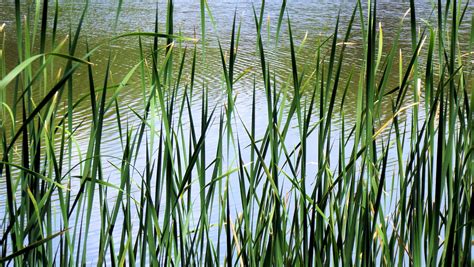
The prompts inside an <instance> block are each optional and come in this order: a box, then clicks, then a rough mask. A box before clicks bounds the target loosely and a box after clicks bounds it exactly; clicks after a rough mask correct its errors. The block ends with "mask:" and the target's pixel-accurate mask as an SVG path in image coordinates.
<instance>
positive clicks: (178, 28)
mask: <svg viewBox="0 0 474 267" xmlns="http://www.w3.org/2000/svg"><path fill="white" fill-rule="evenodd" d="M59 2H60V3H59V11H60V19H59V25H58V37H57V38H58V40H60V39H63V38H64V37H65V36H66V35H67V34H68V33H69V29H70V28H72V29H73V30H74V29H75V26H76V24H77V22H78V19H79V16H80V14H81V12H82V10H83V8H84V5H83V4H81V3H77V1H59ZM260 4H261V3H260V1H209V8H210V11H211V12H212V15H213V17H214V22H215V24H214V25H213V22H212V21H211V20H210V19H209V17H208V18H207V20H206V43H205V45H204V48H203V46H202V43H201V42H200V41H198V42H197V43H196V44H195V43H193V42H192V41H184V42H182V43H177V44H176V46H177V49H176V53H175V55H176V56H175V58H174V60H175V64H178V63H179V60H180V59H181V58H180V56H181V55H182V51H183V50H184V49H185V48H186V49H187V55H188V57H187V59H186V60H185V61H186V64H185V69H184V71H183V73H184V74H183V79H184V82H182V84H183V85H184V84H187V83H189V76H190V70H191V55H192V50H193V49H197V51H198V57H197V58H198V62H197V65H198V68H197V70H196V81H195V83H196V86H195V88H194V91H195V92H194V93H193V94H194V96H193V98H192V103H193V107H194V108H193V112H194V114H195V115H194V117H195V120H197V121H200V108H199V107H200V105H201V104H200V103H201V97H202V90H203V87H204V88H207V90H208V94H209V95H210V98H209V106H210V107H214V106H218V107H220V106H222V105H224V104H225V103H226V101H227V98H226V97H227V96H226V94H225V84H224V78H223V71H222V62H221V56H220V53H219V46H218V40H220V41H221V44H222V47H223V49H224V50H225V51H228V49H229V45H230V36H231V30H232V17H233V16H234V13H235V14H236V18H237V22H238V23H239V25H240V27H241V29H240V31H241V34H240V41H239V48H238V52H237V59H236V67H235V73H236V76H238V75H240V74H245V75H243V76H242V78H241V79H240V80H239V81H238V82H237V83H236V84H235V85H234V95H236V96H237V98H236V106H235V110H236V112H237V113H238V115H239V116H240V118H241V119H242V121H243V123H245V124H246V125H250V121H251V114H252V113H251V112H252V93H253V87H254V84H255V88H256V89H255V92H256V93H255V102H256V109H257V110H256V114H257V117H256V132H257V133H259V134H258V135H259V136H262V135H263V134H264V131H265V129H266V126H267V112H266V103H267V100H266V94H265V91H264V88H263V83H262V79H261V76H260V70H261V66H260V61H259V55H258V52H257V42H256V41H257V40H256V27H255V22H254V19H253V9H252V7H255V9H256V10H259V9H260ZM409 5H410V4H409V1H379V4H378V8H379V13H378V16H379V22H380V25H381V27H382V29H383V36H384V45H383V50H384V53H388V51H389V50H390V48H391V46H392V44H393V38H394V37H395V36H396V33H397V30H398V28H399V25H400V20H401V18H402V17H403V15H404V14H405V13H406V12H407V11H408V9H409ZM354 6H355V1H288V3H287V11H288V15H289V17H290V19H291V26H292V30H293V34H294V39H295V45H297V46H300V45H301V44H303V46H301V47H299V48H298V49H300V51H299V54H298V62H299V68H300V69H301V70H302V71H304V72H306V73H307V75H310V73H311V72H312V71H313V70H314V68H315V64H316V60H315V58H316V54H315V52H316V47H317V45H318V42H320V41H321V40H324V39H325V38H327V37H329V36H331V34H333V32H334V27H335V24H336V18H337V16H338V14H339V15H340V21H341V23H340V31H339V39H341V40H342V38H343V35H344V33H345V30H346V28H347V23H348V21H349V19H350V16H351V14H352V10H353V8H354ZM28 7H29V8H31V9H33V4H31V5H28V4H25V3H23V6H22V8H23V10H24V12H27V9H28ZM280 8H281V3H280V1H267V2H266V6H265V14H264V18H265V21H266V22H265V24H266V25H269V26H268V31H267V29H264V32H263V33H262V37H263V39H264V46H265V51H266V57H267V61H268V62H269V65H270V68H271V72H272V75H274V76H275V81H276V83H277V84H285V83H287V82H288V81H290V84H291V81H292V80H291V57H290V55H291V54H290V45H289V36H288V26H287V24H286V19H284V22H283V24H282V28H281V35H280V41H279V42H278V43H276V42H275V35H276V24H277V20H278V16H279V12H280ZM416 8H417V10H416V11H417V16H418V17H417V19H418V25H419V26H424V25H426V23H428V21H430V19H431V17H432V16H434V13H433V10H434V9H433V8H434V5H433V4H432V2H431V1H421V0H420V1H416ZM156 9H158V16H159V21H160V26H159V27H160V31H162V32H164V31H165V20H166V13H165V12H166V1H159V3H158V4H156V3H154V2H152V1H124V3H123V6H122V11H121V14H120V17H119V21H118V27H117V30H116V32H114V30H113V28H114V27H113V24H114V20H115V15H116V10H117V3H116V1H109V0H103V1H91V2H90V4H89V9H88V14H87V16H86V20H85V23H84V26H83V29H82V37H81V39H80V43H79V48H78V52H77V53H76V54H77V55H82V54H83V53H84V52H85V50H86V46H85V43H86V40H87V41H88V42H89V47H95V46H97V45H100V44H103V43H105V42H107V41H108V40H110V38H112V37H113V36H116V35H119V34H123V33H128V32H136V31H141V32H153V30H154V21H155V12H156ZM14 10H15V9H14V3H13V2H12V1H6V0H0V25H1V24H3V23H5V25H6V26H5V31H6V32H7V38H6V39H5V40H4V41H5V44H6V45H5V48H6V49H5V56H6V63H7V70H9V69H12V68H13V67H14V66H15V65H16V64H17V62H18V58H17V55H16V39H15V34H14V32H15V31H14V28H15V12H14ZM51 12H52V11H51ZM469 12H472V11H469ZM468 17H469V16H468ZM52 23H53V17H52V16H51V18H50V21H49V25H50V26H51V25H52ZM174 27H175V28H174V29H175V33H181V34H182V35H184V36H187V37H195V38H197V39H198V40H201V38H202V36H201V24H200V1H197V0H189V1H184V0H180V1H175V3H174ZM403 27H404V30H403V31H402V33H401V39H400V42H399V48H400V49H401V51H402V53H403V54H405V55H407V56H406V59H405V62H404V64H405V65H406V64H407V62H408V61H409V57H410V53H411V45H412V43H411V36H410V23H409V18H408V17H407V20H406V22H405V23H404V24H403ZM469 30H470V29H469V28H468V27H465V26H462V27H461V29H460V39H461V40H460V42H461V45H463V44H466V43H467V42H468V41H469V40H468V38H469ZM361 38H362V35H361V32H360V23H359V21H358V18H356V23H355V25H354V29H353V31H352V34H351V37H350V38H349V43H350V44H349V45H348V46H347V48H346V53H345V58H344V65H343V71H342V74H341V81H342V82H340V84H341V85H345V84H346V83H347V82H349V89H348V91H347V94H346V96H345V103H346V104H345V105H344V108H343V112H340V110H339V108H337V110H335V112H334V116H333V125H332V126H331V140H332V142H333V143H334V144H335V148H334V150H333V151H335V152H334V154H331V155H329V157H331V158H334V160H333V162H334V166H333V168H335V166H337V159H338V157H339V154H338V152H337V151H338V149H336V147H338V146H339V145H338V142H339V138H340V135H341V131H348V129H349V127H351V126H352V125H353V124H354V123H355V121H354V120H355V116H354V113H355V109H356V107H355V106H356V97H357V85H358V82H359V81H358V76H359V71H360V69H361V68H363V66H361V64H362V62H363V61H362V60H363V59H362V57H363V48H362V40H361ZM303 40H304V41H303ZM144 44H145V47H147V49H149V48H150V47H151V39H150V40H146V39H145V40H144ZM203 49H204V50H205V55H203V53H202V51H203ZM425 50H426V49H425ZM425 50H423V51H422V53H426V51H425ZM110 51H111V53H110ZM324 51H327V50H324ZM109 55H111V58H112V65H111V71H110V83H111V84H117V83H119V82H120V81H121V80H122V79H123V77H124V76H125V75H126V74H127V73H128V72H129V71H130V70H131V69H132V68H133V67H134V66H135V65H136V64H137V63H138V62H139V60H140V59H139V50H138V39H137V38H134V37H132V38H124V39H121V40H118V41H115V42H113V43H112V44H111V46H103V47H102V48H100V49H99V50H98V51H97V52H95V53H94V54H93V56H92V57H91V62H93V63H94V64H95V66H94V67H93V71H94V74H95V77H97V79H96V81H95V82H96V83H97V84H98V85H99V84H102V83H103V81H102V79H103V78H102V77H104V75H105V69H106V68H105V67H106V62H107V60H108V57H109ZM323 56H324V57H328V55H323ZM394 64H396V66H398V61H395V62H394ZM422 64H425V62H423V60H420V65H422ZM395 69H396V68H395ZM175 71H176V69H175ZM351 73H352V74H353V75H352V78H351V80H350V81H348V79H349V77H350V76H351ZM394 73H397V72H396V71H394ZM398 80H399V77H398V76H397V75H393V77H391V78H390V86H389V87H390V88H392V87H393V88H394V87H396V86H397V85H398ZM74 83H75V86H74V88H75V91H74V97H75V98H76V99H79V98H81V97H82V96H84V95H87V94H88V93H89V91H88V90H89V87H88V84H89V80H88V79H87V69H86V68H83V69H79V71H78V73H77V74H75V76H74ZM277 88H280V89H281V86H277ZM36 93H38V94H41V92H36ZM178 94H182V92H178ZM342 96H343V90H342V89H340V90H339V93H338V95H337V98H336V103H340V101H341V99H342ZM179 97H182V95H180V96H179ZM179 97H178V98H179ZM12 99H13V93H12V92H9V93H7V102H8V103H10V102H11V101H13V100H12ZM409 99H412V97H409ZM144 101H145V99H144V96H143V92H142V88H141V87H140V80H139V77H138V75H137V77H134V78H132V80H131V81H130V84H129V85H127V86H126V87H125V88H124V89H123V90H122V92H121V93H120V96H119V103H120V109H121V112H122V114H121V116H122V118H121V119H122V122H123V123H124V125H125V124H128V125H130V126H132V127H136V126H137V125H138V124H139V123H140V119H139V118H138V117H137V116H135V115H134V112H133V111H137V112H138V113H140V112H142V111H143V108H144V106H145V105H144ZM407 104H409V103H407ZM318 105H319V104H318ZM382 107H383V109H384V110H382V112H381V116H380V118H378V119H379V122H380V123H383V122H385V121H386V120H387V119H388V118H389V117H390V116H391V115H392V111H391V105H390V102H389V101H387V103H384V104H383V106H382ZM422 107H423V105H420V109H421V110H420V117H421V118H420V119H422V118H423V117H424V114H425V112H424V110H423V109H422ZM65 109H66V107H65ZM176 112H178V111H176ZM285 112H286V111H285ZM341 116H344V117H341ZM217 117H218V116H217ZM400 118H401V120H402V121H404V120H407V123H408V124H409V123H410V112H407V113H406V114H402V115H401V116H400ZM311 120H312V122H313V123H316V122H317V121H318V120H319V118H318V117H315V118H313V119H311ZM342 121H344V123H345V128H344V129H342V128H341V127H342V125H341V122H342ZM74 122H75V125H76V126H78V128H77V130H76V132H75V136H74V137H75V141H76V142H77V148H76V149H74V150H73V151H72V155H73V158H72V159H71V166H74V164H75V163H78V162H79V161H80V157H79V154H80V153H79V152H78V151H79V150H80V151H82V153H84V151H86V150H87V145H88V142H89V134H90V131H89V130H90V127H91V106H90V102H89V101H84V102H82V103H81V104H80V105H79V106H78V107H77V108H76V110H75V113H74ZM189 123H190V122H189V117H188V116H185V117H184V118H183V121H182V125H183V128H186V127H188V126H189ZM217 124H218V119H216V120H215V121H214V123H213V127H212V129H211V130H210V132H209V134H208V137H207V139H206V154H207V155H208V156H209V157H210V158H212V157H213V155H214V151H215V150H216V147H217V142H218V140H217V138H213V136H217V134H216V133H217V132H218V125H217ZM348 125H349V126H348ZM294 126H296V121H294V122H293V125H292V129H291V130H290V132H289V135H288V137H287V142H288V144H287V146H288V147H294V146H295V144H297V143H298V142H299V136H298V131H297V129H295V127H294ZM235 127H236V133H235V135H239V137H240V138H241V139H242V146H247V145H248V144H249V143H248V139H247V138H246V137H245V136H246V133H245V129H244V128H243V127H242V125H241V123H240V122H237V121H235ZM119 136H120V135H119V133H118V131H117V115H116V112H115V111H114V110H111V111H109V112H107V113H106V114H105V117H104V133H103V138H102V144H101V147H102V154H103V155H104V156H107V157H110V160H108V159H106V160H104V166H103V171H104V174H103V175H104V177H106V178H107V179H109V182H111V183H115V184H117V183H119V179H120V175H119V172H118V171H117V170H116V168H115V167H114V164H117V163H120V161H119V160H118V161H117V159H113V157H119V158H120V157H121V156H122V151H121V149H117V148H118V147H120V146H121V140H120V139H119V138H120V137H119ZM316 143H317V137H316V135H315V137H314V138H310V139H309V140H308V145H309V146H310V147H314V149H310V151H309V155H308V162H317V161H318V154H317V149H316V148H317V144H316ZM408 143H409V142H406V144H405V145H407V146H409V144H408ZM346 146H347V147H352V145H351V142H349V143H348V144H346ZM348 151H349V150H348ZM392 153H394V155H393V157H390V161H396V160H397V157H396V154H395V152H392ZM231 154H232V152H231ZM347 156H349V152H347ZM244 159H245V160H248V156H245V155H244ZM234 163H235V159H233V158H232V159H227V160H226V164H228V166H232V164H234ZM390 163H392V162H390ZM390 163H389V164H390ZM135 167H136V169H137V170H138V171H139V172H141V171H143V169H144V167H145V164H144V156H143V158H137V162H136V164H135ZM317 170H318V168H317V166H316V164H313V165H309V166H308V170H307V172H308V173H309V174H308V176H311V177H313V178H311V179H308V180H307V184H308V185H312V184H313V183H314V176H315V172H316V171H317ZM78 173H79V169H78V170H77V171H76V172H73V174H75V175H77V174H78ZM137 180H139V175H137ZM229 183H230V184H231V189H230V190H231V210H234V211H236V213H239V212H240V209H241V207H240V206H239V205H240V200H239V199H240V196H239V194H240V192H239V189H238V188H239V187H238V180H237V179H236V178H231V179H230V180H229ZM281 183H282V188H284V189H282V191H283V194H285V193H288V191H289V190H290V189H291V183H289V182H288V181H282V182H281ZM387 183H388V184H392V183H391V181H388V182H387ZM233 185H235V187H233ZM394 186H395V187H396V186H397V183H396V182H395V185H394ZM134 187H135V185H134ZM138 187H139V185H136V187H135V190H137V192H139V190H138V189H137V188H138ZM392 189H393V188H392ZM76 190H77V189H76ZM387 190H390V188H389V189H387ZM73 191H74V190H73ZM395 191H397V190H395ZM194 193H196V197H195V199H196V203H197V202H198V200H199V193H198V191H197V188H196V189H194V191H193V194H194ZM137 194H139V193H137ZM5 196H6V193H5V184H4V182H3V181H0V205H1V206H2V210H3V209H4V208H5ZM110 197H111V199H113V197H114V195H113V193H111V194H110ZM395 197H396V196H395ZM216 201H217V200H216ZM384 205H385V207H386V209H388V210H390V209H393V207H390V205H393V203H391V202H390V199H388V200H387V202H386V203H385V204H384ZM163 207H164V205H163ZM96 208H97V210H96V211H97V212H98V210H99V209H98V208H99V203H96ZM193 209H195V213H196V214H197V215H199V212H200V206H199V204H195V207H193ZM96 211H94V212H96ZM218 217H219V214H218V213H217V212H214V213H213V214H212V215H211V221H213V220H214V221H216V220H218ZM135 220H137V218H135ZM91 225H92V228H91V229H90V232H89V234H90V235H91V236H92V238H90V239H89V242H90V243H91V245H90V246H89V249H90V250H91V253H90V254H88V255H89V256H90V257H91V259H93V258H95V257H94V256H95V254H94V253H95V252H94V251H96V249H95V248H96V247H95V246H98V244H96V243H98V242H97V238H98V237H99V231H100V229H99V227H100V216H93V218H92V223H91ZM94 226H97V228H94ZM58 228H59V225H58ZM117 232H118V233H119V234H120V231H117ZM215 234H216V236H217V231H216V232H215ZM93 236H96V238H94V237H93ZM118 238H119V237H118ZM211 238H212V236H211Z"/></svg>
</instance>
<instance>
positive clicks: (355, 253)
mask: <svg viewBox="0 0 474 267" xmlns="http://www.w3.org/2000/svg"><path fill="white" fill-rule="evenodd" d="M59 5H60V4H59V3H58V1H54V2H51V1H39V0H38V1H34V5H33V8H32V12H28V13H23V12H22V8H21V6H22V4H21V3H20V1H19V0H16V1H15V18H16V21H15V23H14V29H10V28H8V27H5V26H3V25H0V38H2V39H0V40H2V42H3V43H2V42H0V45H2V46H1V47H0V48H1V50H0V78H1V81H0V97H1V98H0V115H1V117H0V132H1V141H0V142H1V145H0V147H1V148H0V151H1V161H0V179H1V182H0V184H1V187H2V188H5V189H4V190H3V189H2V192H4V194H5V195H4V196H2V197H1V199H0V203H1V204H0V210H1V211H2V214H3V215H2V216H1V224H0V228H1V230H2V236H1V240H0V248H1V253H0V262H1V264H2V265H3V264H5V265H10V264H11V265H20V266H21V265H25V264H27V265H35V264H37V263H42V265H47V266H49V265H62V266H69V265H71V266H72V265H89V264H97V265H105V264H107V265H108V264H111V265H114V266H115V265H120V266H122V265H153V266H164V265H166V266H175V265H181V266H189V265H206V266H207V265H222V264H225V265H228V266H234V265H242V266H269V265H274V266H282V265H285V266H290V265H294V266H325V265H344V266H346V265H347V266H350V265H356V266H359V265H362V266H368V265H371V266H372V265H384V266H394V265H398V266H402V265H414V266H423V265H428V266H434V265H445V266H461V265H462V266H471V265H472V264H473V259H472V256H473V253H472V251H473V248H472V246H473V243H472V237H473V233H472V229H473V219H474V206H473V205H472V199H473V192H472V190H473V177H474V153H473V152H474V131H473V129H474V120H473V115H474V112H473V109H472V108H473V105H474V94H473V93H472V85H473V77H472V62H473V53H472V51H473V50H472V48H473V43H474V27H473V26H474V19H473V17H472V6H471V5H470V3H469V1H467V2H464V1H456V0H454V1H447V2H446V3H445V2H442V1H438V3H437V4H436V5H435V8H434V10H433V16H432V20H431V21H430V22H429V23H426V24H423V25H420V22H419V21H418V20H417V12H416V4H415V1H413V0H411V1H410V7H411V8H410V10H409V11H408V12H407V14H406V16H405V17H403V18H400V26H399V30H398V32H397V33H396V34H395V37H394V39H393V40H392V41H391V43H390V44H388V47H389V49H388V50H387V49H383V48H384V47H385V46H387V44H384V38H383V29H382V27H381V26H380V25H379V23H378V22H379V20H378V12H379V9H378V6H377V1H375V0H369V1H368V2H367V3H361V2H360V1H357V3H356V4H355V5H354V9H353V11H352V13H351V17H350V19H349V21H348V23H347V24H345V25H342V24H341V23H340V20H339V18H337V19H335V20H334V22H335V27H334V31H333V34H332V35H330V36H327V37H325V38H321V39H320V40H318V44H317V47H316V50H315V57H314V58H315V60H314V62H312V63H311V64H308V63H305V65H304V66H305V67H302V66H301V63H300V62H299V58H298V53H299V51H300V50H299V49H300V47H297V46H296V45H295V43H296V42H295V38H294V37H293V32H292V25H291V18H290V16H289V14H288V12H287V10H286V1H285V0H284V1H282V5H281V11H280V13H279V17H278V22H277V25H276V37H275V38H274V39H275V40H274V41H275V42H276V43H277V44H278V43H281V42H283V43H285V44H287V45H288V46H289V47H290V49H289V53H288V59H289V61H290V62H291V70H290V75H289V76H288V79H286V80H284V81H280V80H277V79H275V75H274V70H273V69H272V62H271V59H269V57H268V46H271V45H273V44H272V42H269V40H268V39H270V38H267V39H265V38H266V35H268V36H270V34H269V33H268V34H267V32H266V31H268V29H267V25H266V21H265V18H264V12H265V1H263V2H262V4H261V6H260V9H257V8H255V9H254V10H253V13H252V16H251V19H252V20H254V24H255V36H254V40H255V44H256V55H257V60H258V64H257V66H258V68H255V69H253V68H249V69H246V70H245V71H243V72H237V71H236V64H237V61H238V59H239V53H240V52H241V51H240V50H239V41H240V39H241V38H240V37H241V32H240V26H239V22H238V19H237V18H236V16H235V15H234V18H233V23H232V29H231V35H230V36H229V37H228V38H227V37H226V39H225V42H222V43H221V41H222V37H219V38H218V48H217V49H218V53H219V57H220V63H221V69H222V72H221V73H220V74H219V75H220V77H221V89H222V90H221V91H222V92H223V100H222V102H223V103H222V104H221V105H214V104H212V103H213V101H212V99H213V98H215V96H214V95H211V94H210V93H209V88H208V86H209V85H207V84H205V83H204V84H202V83H200V82H198V81H201V80H202V79H200V78H201V77H199V76H198V74H197V73H198V71H199V75H214V76H215V75H216V74H215V73H212V74H211V73H206V67H205V65H206V49H207V48H206V44H207V41H208V38H210V37H209V36H210V35H211V34H212V33H210V32H206V23H211V26H212V27H213V28H217V27H219V25H218V22H216V21H215V20H214V18H213V16H212V13H211V9H210V8H209V6H208V4H207V1H206V0H201V12H200V15H201V21H200V24H201V33H200V39H199V40H198V39H195V38H191V37H189V36H184V35H183V34H182V33H181V32H180V31H177V30H176V29H175V26H174V17H173V16H174V3H173V1H172V0H168V3H167V9H166V23H165V25H164V26H163V25H162V26H160V27H159V25H158V24H159V23H158V17H159V14H161V13H159V12H158V10H157V12H156V19H155V22H154V23H155V27H154V28H155V31H152V32H129V33H123V34H116V35H115V36H114V37H112V38H109V39H108V40H107V41H106V42H103V43H101V44H99V45H97V46H90V45H89V43H88V42H87V39H86V38H85V37H83V36H84V34H83V32H82V29H83V23H84V20H85V17H86V16H87V14H88V9H89V8H90V7H89V5H88V2H86V4H85V5H84V6H83V11H82V14H81V16H79V17H78V18H77V20H78V23H77V26H76V28H75V29H71V30H70V35H69V36H66V37H64V36H61V34H59V33H58V21H59V20H61V16H60V15H59V14H60V13H59ZM123 5H124V4H123V3H122V1H119V3H118V6H117V11H116V16H115V24H114V27H115V29H116V28H117V27H118V20H119V18H120V14H121V11H122V8H123ZM308 12H309V11H308ZM468 16H471V17H470V18H469V17H468ZM209 21H210V22H209ZM51 23H52V25H51ZM417 23H418V24H417ZM356 24H357V25H358V27H359V28H360V29H359V30H358V31H357V33H356V32H355V31H354V29H353V28H354V25H356ZM406 25H410V34H411V35H410V36H411V53H409V54H406V53H405V54H402V53H401V52H400V49H399V41H400V36H401V33H402V32H403V31H404V30H406V28H404V26H406ZM461 25H467V27H470V29H471V31H470V38H468V40H469V43H468V45H467V47H466V45H463V46H461V45H460V42H459V39H460V38H461V36H459V28H460V27H461ZM51 26H52V27H51ZM163 28H164V31H163V32H161V31H159V29H163ZM281 31H285V34H280V32H281ZM9 34H16V36H14V35H13V36H10V35H9ZM355 34H359V35H360V36H359V37H360V40H361V43H360V47H361V49H362V53H361V57H362V61H361V62H362V63H361V66H360V68H359V69H357V70H355V71H352V72H351V73H350V75H348V76H349V78H348V79H347V80H343V79H342V78H341V76H342V75H343V72H344V71H345V70H344V67H343V65H344V63H345V62H346V61H347V60H348V59H347V57H346V56H347V53H348V52H347V50H346V49H347V48H348V45H350V44H351V42H352V38H353V36H354V35H355ZM6 38H16V44H17V47H14V48H13V47H6V46H5V39H6ZM462 38H465V37H462ZM121 40H126V41H127V42H129V43H136V51H138V52H137V55H138V56H137V58H136V59H135V63H134V65H133V67H131V68H130V69H129V70H127V71H126V75H124V76H123V77H121V78H120V79H119V81H117V79H116V78H117V77H114V78H115V79H111V77H110V75H111V74H110V73H111V69H113V67H114V66H113V65H114V61H113V58H114V56H115V53H116V51H115V50H114V46H113V44H114V42H119V41H121ZM270 41H273V40H270ZM304 42H305V40H303V41H302V42H301V43H300V46H303V45H304ZM224 43H225V45H224ZM79 46H81V47H84V49H78V47H79ZM98 49H108V50H107V51H109V56H108V60H106V61H105V62H102V63H100V64H101V65H100V66H97V64H98V63H95V53H96V52H97V51H98ZM82 50H84V51H82ZM11 53H15V55H14V56H15V57H16V58H17V61H18V62H17V64H16V65H15V66H14V67H13V68H9V69H7V66H6V65H7V64H6V59H5V58H6V57H8V56H10V55H9V54H11ZM95 67H101V68H104V69H105V72H103V73H104V74H103V75H97V74H96V73H95V72H94V68H95ZM78 72H81V73H82V74H85V75H82V76H81V79H87V84H88V88H87V91H88V93H87V94H86V95H84V96H80V97H78V96H77V95H76V94H75V92H76V90H77V88H75V86H77V85H76V82H75V79H78V78H77V77H78V76H77V73H78ZM83 77H85V78H83ZM393 77H398V84H397V85H396V86H392V85H393V83H391V82H390V79H392V78H393ZM241 79H251V80H252V81H253V85H254V86H253V87H251V88H248V91H251V92H252V93H251V94H250V97H249V99H246V100H245V101H247V102H251V110H250V111H246V112H243V110H239V105H238V101H239V100H240V98H242V97H245V96H241V95H239V94H238V93H237V92H236V84H238V82H239V81H241ZM112 80H113V81H112ZM354 81H355V82H354ZM257 85H258V86H257ZM131 88H132V89H131ZM131 90H133V92H140V93H138V94H137V95H141V97H142V98H143V101H142V103H143V104H142V107H140V108H139V109H135V108H132V107H128V106H127V105H126V104H124V103H122V101H121V100H122V99H121V96H122V95H124V94H127V93H128V92H130V91H131ZM348 92H353V93H354V94H355V95H356V98H355V99H356V101H355V107H348V106H349V105H351V104H348V102H346V101H345V100H346V95H347V93H348ZM256 94H263V95H264V99H265V101H264V105H263V106H262V103H261V102H259V103H257V101H256ZM81 103H88V109H89V110H90V116H88V118H87V121H79V120H78V116H79V115H78V114H79V110H78V108H77V107H78V106H79V105H80V104H81ZM382 105H388V106H389V111H388V115H387V112H386V111H383V110H384V108H383V107H382ZM348 110H350V111H351V112H353V115H352V117H353V120H351V121H346V119H345V118H346V116H345V113H346V112H348ZM110 113H112V114H113V118H114V120H112V123H111V124H112V126H111V125H110V121H109V122H108V124H105V117H106V114H110ZM242 114H249V115H248V116H246V117H244V116H243V115H242ZM335 118H339V120H340V121H339V122H335ZM262 121H264V123H262ZM336 124H337V125H338V126H337V127H340V130H336V128H337V127H336V126H335V125H336ZM84 125H87V127H85V126H84ZM106 127H107V128H108V129H110V128H112V129H113V131H114V132H115V133H116V140H117V143H116V146H115V149H114V153H113V154H110V153H109V152H107V151H104V139H105V138H106V137H107V135H105V133H104V131H105V130H104V129H105V128H106ZM79 134H82V135H86V136H88V137H87V138H86V142H85V143H81V144H79V143H78V141H77V138H76V137H77V136H78V135H79ZM73 159H77V160H73Z"/></svg>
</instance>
